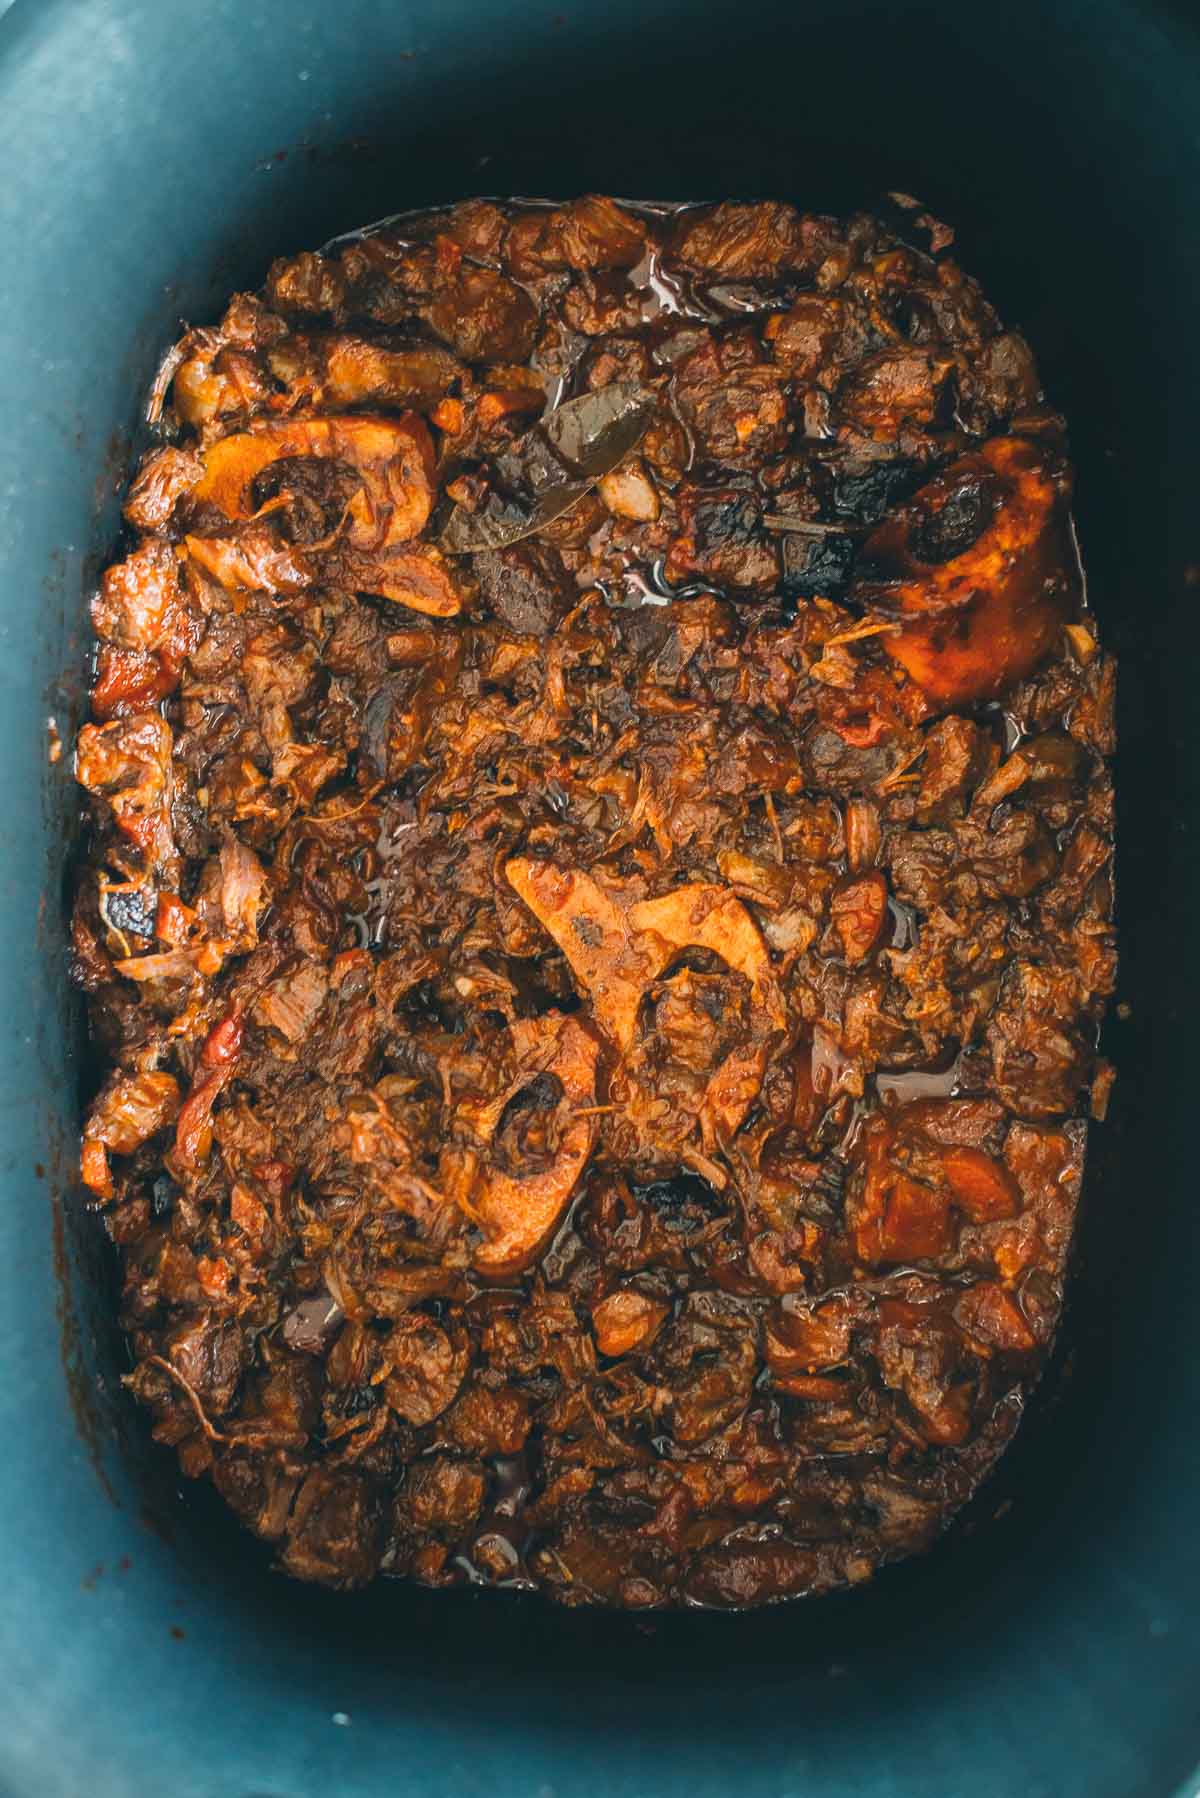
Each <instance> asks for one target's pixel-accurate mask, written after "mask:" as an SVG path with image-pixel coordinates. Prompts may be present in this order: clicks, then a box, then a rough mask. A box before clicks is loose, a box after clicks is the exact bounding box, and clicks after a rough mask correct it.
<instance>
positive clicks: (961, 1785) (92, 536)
mask: <svg viewBox="0 0 1200 1798" xmlns="http://www.w3.org/2000/svg"><path fill="white" fill-rule="evenodd" d="M0 11H3V8H2V6H0ZM1198 133H1200V50H1198V40H1197V36H1196V31H1195V24H1194V15H1193V14H1192V13H1191V11H1190V10H1188V9H1185V8H1183V7H1175V8H1173V9H1172V8H1166V7H1157V6H1152V5H1150V4H1134V3H1132V0H1129V3H1126V4H1118V3H1115V0H1114V3H1104V0H1094V3H1093V4H1090V5H1082V4H1071V3H1063V4H1054V3H1053V0H1045V3H1043V4H1036V5H1035V4H1026V3H1023V0H1013V3H1012V4H1009V5H1007V6H1004V7H1000V6H969V5H967V4H958V5H939V4H928V5H910V6H903V5H900V4H897V3H896V0H891V3H890V4H887V3H883V0H881V3H879V4H870V3H868V0H841V3H839V4H835V3H834V0H825V3H823V0H778V3H776V4H772V3H771V0H740V3H739V4H737V5H736V6H729V5H717V4H715V3H714V4H701V3H699V0H690V3H689V0H639V3H638V4H632V3H631V0H608V3H607V4H600V3H598V0H525V3H524V4H521V5H519V6H514V5H513V4H512V0H506V3H504V4H501V3H500V0H391V3H388V0H323V3H319V0H237V3H232V0H207V3H205V0H41V3H40V4H39V3H38V0H16V4H15V5H14V6H12V7H11V8H10V9H9V10H8V11H7V12H5V13H4V16H3V19H2V21H0V770H2V775H0V1554H2V1556H3V1580H2V1583H0V1792H2V1793H3V1794H4V1795H5V1798H476V1795H478V1798H585V1795H590V1794H600V1795H605V1798H607V1795H608V1794H612V1795H613V1798H642V1795H643V1794H645V1795H646V1798H649V1795H650V1794H654V1795H656V1798H727V1795H728V1794H730V1793H738V1794H741V1795H742V1798H1171V1795H1172V1794H1176V1793H1184V1792H1187V1793H1191V1792H1193V1791H1194V1790H1195V1789H1196V1786H1195V1782H1194V1779H1193V1777H1192V1769H1193V1767H1194V1766H1195V1764H1196V1763H1197V1762H1200V1548H1198V1539H1197V1522H1196V1519H1197V1499H1198V1497H1200V1448H1198V1440H1200V1430H1198V1420H1200V1405H1198V1398H1200V1328H1198V1318H1197V1289H1198V1286H1200V1180H1198V1177H1197V1125H1198V1114H1200V1101H1198V1100H1197V1096H1196V1061H1197V1053H1196V1035H1195V1028H1196V1002H1197V994H1198V981H1197V966H1198V956H1200V927H1198V924H1197V918H1198V916H1200V837H1198V822H1197V820H1198V814H1197V808H1196V794H1197V777H1198V773H1200V697H1198V694H1200V683H1198V679H1197V675H1198V670H1200V635H1198V629H1197V614H1198V610H1200V587H1198V585H1197V582H1198V581H1200V573H1198V572H1197V570H1198V569H1200V523H1197V501H1196V494H1197V491H1198V487H1200V456H1198V454H1197V423H1196V419H1197V411H1198V406H1197V402H1198V399H1200V393H1198V388H1200V381H1198V380H1197V371H1198V368H1200V329H1198V326H1197V292H1198V286H1200V283H1198V279H1197V276H1198V265H1200V256H1198V253H1197V244H1198V226H1197V203H1196V196H1197V193H1198V192H1200V147H1198ZM889 188H898V189H904V190H907V191H909V192H911V193H915V194H918V195H919V196H920V197H921V198H922V199H923V200H924V201H925V202H926V203H927V204H928V205H929V206H930V207H931V208H932V210H933V211H934V212H935V213H936V214H937V215H938V216H939V217H941V218H943V219H948V220H950V221H951V222H953V223H954V224H955V225H956V227H957V228H958V233H959V246H960V249H961V254H962V258H963V261H964V263H965V265H966V266H967V267H968V268H969V269H970V270H972V271H973V272H974V273H976V274H978V275H979V276H980V278H981V279H982V281H983V283H984V285H985V288H986V290H987V291H988V293H989V294H990V295H991V296H992V297H993V298H994V299H995V301H996V302H997V304H998V305H999V306H1000V307H1001V309H1002V310H1003V312H1004V313H1005V315H1006V317H1007V318H1008V319H1009V320H1010V321H1011V322H1013V323H1014V324H1017V325H1019V326H1021V327H1022V328H1023V329H1024V330H1025V331H1026V332H1027V334H1028V335H1029V337H1030V338H1031V340H1032V342H1033V343H1034V345H1035V347H1036V350H1037V352H1038V357H1039V361H1040V363H1041V366H1042V369H1043V372H1044V374H1045V376H1046V378H1047V381H1048V383H1049V385H1050V387H1051V389H1052V392H1053V396H1054V398H1055V400H1056V401H1057V403H1058V404H1059V405H1061V406H1062V408H1063V409H1064V410H1065V411H1066V412H1067V413H1068V415H1069V417H1070V418H1071V420H1072V424H1073V431H1074V441H1075V446H1076V455H1077V461H1078V465H1079V501H1078V512H1079V525H1080V532H1081V536H1082V539H1083V543H1084V549H1085V555H1086V558H1087V564H1088V569H1089V575H1090V580H1091V588H1092V597H1093V601H1094V603H1095V605H1096V607H1097V609H1098V611H1099V613H1100V615H1101V618H1102V622H1103V625H1104V627H1105V629H1106V631H1107V633H1108V635H1109V638H1110V640H1111V641H1113V642H1114V643H1115V644H1116V646H1117V648H1118V649H1119V651H1120V653H1121V655H1122V659H1123V660H1122V667H1123V686H1122V700H1121V729H1122V733H1123V735H1122V749H1121V756H1120V768H1119V778H1120V791H1121V828H1122V833H1123V835H1122V848H1121V908H1122V929H1123V945H1124V961H1123V972H1122V981H1121V995H1122V997H1123V999H1124V1000H1125V1001H1127V1003H1128V1005H1129V1006H1130V1007H1131V1008H1132V1009H1131V1014H1130V1016H1129V1017H1128V1019H1127V1020H1126V1021H1124V1022H1117V1023H1114V1026H1113V1029H1112V1033H1111V1041H1110V1052H1111V1053H1112V1054H1113V1055H1114V1056H1115V1057H1116V1059H1117V1060H1118V1062H1119V1064H1120V1068H1121V1075H1120V1080H1119V1083H1118V1087H1117V1098H1116V1103H1115V1106H1114V1116H1113V1119H1112V1121H1111V1122H1110V1123H1109V1124H1108V1125H1107V1126H1106V1127H1105V1128H1104V1129H1103V1130H1102V1131H1099V1132H1097V1135H1096V1139H1095V1145H1094V1149H1093V1155H1092V1163H1091V1167H1090V1170H1089V1177H1088V1184H1087V1210H1086V1219H1085V1224H1084V1228H1083V1233H1082V1240H1081V1245H1080V1254H1079V1265H1078V1270H1077V1274H1076V1278H1075V1283H1074V1288H1073V1302H1072V1306H1071V1312H1070V1317H1069V1320H1068V1324H1067V1326H1066V1330H1065V1334H1064V1344H1063V1349H1062V1352H1061V1353H1060V1355H1059V1357H1058V1360H1057V1363H1056V1366H1055V1370H1054V1372H1053V1374H1052V1376H1051V1377H1050V1378H1049V1380H1048V1382H1047V1384H1046V1386H1045V1388H1044V1390H1043V1393H1042V1394H1041V1396H1040V1397H1039V1400H1038V1401H1037V1403H1036V1404H1035V1405H1034V1406H1032V1407H1031V1411H1030V1415H1029V1416H1028V1418H1027V1419H1026V1423H1025V1425H1024V1427H1023V1429H1022V1432H1021V1435H1020V1438H1019V1440H1018V1442H1017V1444H1016V1445H1015V1447H1014V1449H1013V1451H1012V1452H1011V1454H1010V1455H1009V1456H1008V1457H1007V1459H1006V1462H1005V1464H1004V1466H1003V1468H1002V1470H1001V1471H1000V1473H999V1474H998V1476H997V1478H996V1480H995V1481H994V1483H993V1484H992V1485H991V1486H990V1487H989V1488H988V1490H987V1493H986V1494H985V1497H984V1499H983V1500H982V1501H981V1502H980V1503H979V1504H977V1505H976V1506H975V1508H974V1510H973V1513H972V1516H971V1518H970V1519H969V1520H968V1526H967V1527H965V1528H960V1529H957V1530H956V1531H955V1532H954V1533H953V1534H952V1536H951V1537H950V1538H949V1539H948V1540H947V1541H946V1542H944V1543H943V1544H941V1545H940V1546H939V1547H938V1549H937V1550H936V1551H935V1552H934V1553H933V1554H932V1555H931V1556H930V1557H928V1559H926V1560H925V1561H923V1562H920V1563H914V1564H911V1565H908V1566H905V1567H901V1568H897V1569H895V1570H893V1571H892V1572H890V1573H888V1574H887V1575H886V1576H884V1577H883V1578H881V1579H880V1580H879V1582H878V1583H877V1585H876V1586H875V1587H874V1588H872V1589H870V1590H868V1591H864V1592H859V1593H855V1594H852V1595H850V1596H848V1597H845V1598H839V1599H835V1600H825V1601H822V1602H820V1603H816V1604H808V1605H804V1604H802V1605H799V1606H793V1607H790V1608H785V1609H783V1610H779V1611H775V1612H771V1613H769V1614H762V1615H757V1616H749V1617H736V1616H734V1617H730V1616H711V1615H687V1614H685V1615H680V1616H672V1617H666V1618H662V1619H650V1620H642V1621H640V1622H635V1621H634V1620H632V1619H628V1618H623V1617H619V1616H604V1615H595V1614H590V1613H587V1612H573V1613H565V1612H560V1611H555V1610H553V1609H550V1608H549V1607H547V1606H545V1605H544V1604H543V1603H542V1602H541V1601H538V1600H532V1601H531V1600H527V1599H525V1598H519V1597H513V1596H511V1595H507V1596H506V1595H503V1594H501V1595H491V1594H486V1593H484V1594H475V1593H466V1594H461V1593H459V1594H434V1593H427V1592H419V1591H413V1590H409V1589H406V1588H403V1587H397V1586H380V1587H377V1588H376V1589H374V1590H372V1591H371V1592H368V1593H366V1594H362V1595H359V1596H356V1597H352V1598H338V1597H334V1596H331V1595H329V1594H327V1593H322V1592H317V1591H312V1590H307V1589H304V1588H301V1587H298V1586H294V1585H290V1584H288V1583H286V1582H284V1581H283V1580H281V1579H280V1578H279V1577H278V1576H276V1575H274V1574H272V1573H271V1572H270V1570H269V1567H268V1566H267V1564H266V1562H265V1560H264V1558H263V1557H262V1555H261V1554H260V1552H259V1549H258V1547H257V1545H255V1544H254V1543H252V1542H251V1541H249V1540H248V1539H245V1538H243V1537H242V1536H241V1535H240V1534H239V1533H238V1532H237V1531H236V1529H235V1528H234V1527H233V1526H232V1525H231V1524H229V1523H228V1522H227V1520H226V1519H225V1518H224V1517H223V1515H222V1514H221V1512H220V1508H219V1506H217V1504H216V1503H215V1501H213V1500H212V1499H211V1495H208V1494H206V1492H205V1491H204V1490H201V1489H196V1488H189V1489H188V1490H187V1491H186V1492H181V1491H180V1490H179V1486H178V1480H177V1476H176V1475H175V1473H174V1471H173V1469H172V1467H171V1464H170V1462H169V1461H168V1460H167V1459H165V1458H164V1457H162V1456H160V1455H159V1454H157V1453H155V1452H152V1450H151V1445H149V1444H148V1442H147V1440H146V1438H145V1433H144V1430H143V1428H142V1424H141V1420H140V1419H139V1418H138V1417H137V1416H135V1415H134V1414H133V1412H132V1409H131V1408H130V1407H128V1406H127V1404H126V1401H125V1399H124V1397H123V1394H122V1391H121V1387H120V1374H121V1371H122V1369H123V1366H124V1362H123V1360H122V1357H121V1351H120V1345H119V1343H118V1342H117V1341H116V1340H114V1337H113V1334H112V1332H111V1329H110V1327H109V1325H108V1323H107V1321H106V1319H107V1317H108V1314H109V1284H108V1283H109V1281H110V1280H111V1266H110V1264H109V1260H108V1257H107V1254H106V1252H105V1249H104V1245H103V1243H102V1241H101V1240H100V1238H99V1236H98V1234H97V1232H96V1230H95V1228H94V1226H93V1225H92V1224H91V1222H90V1221H89V1220H88V1219H86V1218H85V1217H84V1215H83V1213H82V1210H81V1207H80V1202H79V1195H78V1192H77V1190H76V1188H75V1186H74V1184H73V1175H72V1168H73V1163H74V1156H75V1138H76V1132H77V1125H78V1112H79V1105H80V1102H81V1095H82V1093H83V1091H84V1088H85V1087H86V1082H87V1079H88V1073H87V1064H86V1058H85V1056H84V1054H83V1046H82V1039H81V1036H80V1031H79V1017H78V1009H77V1007H76V1005H75V1004H74V1002H73V1000H72V998H71V995H70V992H69V989H68V986H67V981H66V965H65V953H64V932H63V890H64V876H65V868H66V863H67V858H68V856H69V853H70V848H71V842H72V837H73V831H74V823H75V818H76V811H77V808H76V804H75V799H74V795H73V792H72V786H71V779H70V757H69V753H64V755H63V756H62V758H61V759H60V760H59V761H58V762H57V763H52V762H51V761H50V759H49V757H48V753H47V751H48V744H49V741H50V738H49V735H48V720H49V719H51V718H53V720H54V721H55V725H56V728H57V731H58V733H59V736H60V738H61V740H62V741H63V742H64V743H67V744H69V741H70V736H71V733H72V730H73V728H74V727H75V725H76V723H77V721H78V717H79V709H80V705H81V702H82V695H83V691H84V682H85V673H86V656H87V624H86V618H87V611H86V605H87V597H88V594H89V591H90V589H91V588H92V586H93V584H94V581H95V578H96V574H97V570H98V568H99V567H100V566H101V564H102V561H103V559H104V557H105V556H106V554H107V553H109V552H110V550H111V548H112V547H113V545H114V543H115V541H116V535H117V529H118V508H119V490H120V486H121V476H122V469H123V467H124V466H125V462H126V458H127V456H128V454H129V450H130V445H131V441H132V440H133V438H134V437H135V435H136V432H137V429H138V421H139V405H140V398H141V395H142V394H143V393H144V391H145V388H146V386H147V383H148V381H149V379H150V377H151V374H152V372H153V370H154V368H155V365H156V362H157V360H158V358H159V356H160V355H161V353H162V351H163V349H164V347H165V346H166V345H167V344H168V343H169V341H170V340H171V338H172V336H173V335H174V334H175V333H176V331H177V329H178V324H179V321H180V320H181V319H186V320H189V321H195V322H202V321H205V320H208V319H210V318H212V317H213V316H214V315H215V313H216V312H217V310H218V309H219V307H220V304H221V301H222V298H223V296H224V295H226V294H227V293H228V292H229V291H230V290H231V289H232V288H234V287H236V286H239V285H246V286H252V285H256V284H257V283H258V282H259V281H260V280H261V279H262V277H263V275H264V273H265V271H266V269H267V266H268V264H269V263H270V261H271V259H272V258H273V257H274V256H276V255H278V254H280V253H281V252H285V251H291V250H295V249H299V248H301V247H304V246H311V245H314V244H317V243H319V242H321V241H322V240H323V239H325V238H327V237H329V236H331V235H332V234H334V233H335V232H338V231H341V230H345V229H348V228H350V227H352V226H354V225H356V224H359V223H362V222H365V221H367V220H370V219H372V218H375V217H378V216H379V215H381V214H384V213H387V212H391V211H395V210H398V209H400V208H402V207H408V206H413V205H418V204H422V203H425V202H430V201H439V200H449V199H453V198H456V197H459V196H462V195H465V194H470V193H476V192H492V193H501V194H503V193H526V194H540V193H551V194H558V195H568V194H572V193H576V192H579V191H583V190H587V189H602V190H607V191H612V192H616V193H625V194H629V195H635V196H642V197H664V198H667V197H697V198H698V197H705V196H713V197H719V196H723V195H764V196H779V197H787V198H792V199H796V200H798V201H800V202H801V203H803V204H810V205H815V206H819V207H827V208H832V209H842V208H846V207H853V206H855V205H865V206H870V205H872V204H874V203H876V202H877V200H878V199H879V197H880V195H881V194H882V192H883V191H884V190H886V189H889ZM1189 570H1190V571H1191V572H1190V573H1189ZM1008 1501H1011V1502H1010V1503H1009V1504H1008V1508H1007V1509H1006V1510H1005V1511H1004V1514H1003V1516H1001V1517H1000V1519H999V1520H998V1521H995V1520H993V1513H994V1512H995V1511H996V1510H997V1509H998V1508H1001V1507H1002V1506H1003V1505H1004V1504H1005V1503H1007V1502H1008Z"/></svg>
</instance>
